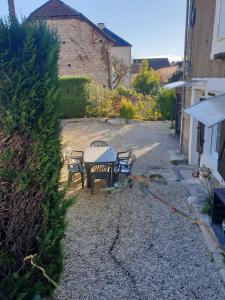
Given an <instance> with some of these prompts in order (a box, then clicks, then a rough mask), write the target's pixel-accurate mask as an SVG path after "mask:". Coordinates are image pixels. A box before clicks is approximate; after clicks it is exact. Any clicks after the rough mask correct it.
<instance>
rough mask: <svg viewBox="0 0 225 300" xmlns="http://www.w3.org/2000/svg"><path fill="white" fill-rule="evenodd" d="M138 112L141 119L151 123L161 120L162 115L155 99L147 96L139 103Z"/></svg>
mask: <svg viewBox="0 0 225 300" xmlns="http://www.w3.org/2000/svg"><path fill="white" fill-rule="evenodd" d="M137 111H138V116H139V119H143V120H150V121H157V120H161V113H160V111H159V108H158V105H157V101H156V99H155V98H154V97H151V96H147V97H144V98H142V99H141V101H138V104H137Z"/></svg>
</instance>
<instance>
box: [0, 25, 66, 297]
mask: <svg viewBox="0 0 225 300" xmlns="http://www.w3.org/2000/svg"><path fill="white" fill-rule="evenodd" d="M58 49H59V47H58V41H57V38H56V37H55V36H54V34H53V33H51V32H50V31H49V30H48V29H47V28H46V26H45V25H44V24H42V23H35V24H32V23H28V22H25V23H23V24H19V23H18V22H17V21H16V20H9V21H2V20H0V107H1V110H0V220H1V222H0V241H1V242H0V243H1V248H0V299H7V300H9V299H33V297H34V296H35V295H40V296H41V297H46V296H49V295H51V293H52V291H53V288H54V287H53V285H52V283H50V282H49V281H48V280H47V279H46V278H44V277H43V275H42V273H41V272H40V270H37V269H36V268H34V267H32V266H31V265H30V264H29V263H24V262H23V259H24V257H26V256H27V255H30V254H36V257H35V262H36V263H38V264H39V265H41V266H42V267H44V268H45V270H46V272H47V274H48V275H49V276H50V277H51V278H52V279H53V280H54V281H56V282H58V281H59V277H60V273H61V272H62V268H63V254H62V246H61V240H62V238H63V236H64V231H65V214H66V210H67V208H68V206H69V205H70V204H71V200H68V201H66V200H64V193H63V192H61V191H59V177H60V169H61V166H62V162H61V155H60V150H61V146H60V124H59V110H58V107H59V105H58V97H57V82H58V79H57V59H58Z"/></svg>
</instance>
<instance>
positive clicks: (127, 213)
mask: <svg viewBox="0 0 225 300" xmlns="http://www.w3.org/2000/svg"><path fill="white" fill-rule="evenodd" d="M169 126H170V124H169V123H167V122H134V123H131V124H128V125H124V126H113V125H110V124H108V123H104V122H98V121H88V120H87V121H82V122H73V123H65V124H64V129H63V142H64V143H66V144H69V145H70V146H71V147H73V148H75V149H81V150H82V149H85V147H87V146H88V145H90V143H91V142H92V141H94V140H96V139H103V140H105V141H107V142H108V144H109V145H111V146H112V147H114V148H115V149H116V150H117V151H122V150H125V149H127V148H128V147H133V149H134V153H135V154H136V156H137V162H136V164H135V166H134V169H133V173H134V174H145V175H148V174H149V173H150V172H151V171H154V172H155V173H157V171H159V170H162V169H164V172H165V173H167V174H168V184H167V185H159V184H151V189H152V191H154V192H155V193H157V194H158V195H160V196H161V197H163V198H164V199H167V200H168V201H170V203H172V204H173V205H174V206H176V207H178V208H180V209H182V210H183V211H185V212H186V213H187V214H189V215H191V210H190V208H189V206H188V204H187V202H186V197H187V192H186V190H185V188H184V187H183V186H182V184H181V183H180V182H179V181H177V180H176V176H175V174H174V173H173V171H172V166H171V164H170V163H169V160H168V150H173V149H178V140H177V139H176V137H175V136H174V135H173V134H172V133H171V132H170V129H169ZM65 177H66V172H65V170H64V174H63V178H64V179H66V178H65ZM77 186H78V185H77V184H76V185H74V187H72V188H71V189H70V193H77V192H79V195H78V199H77V202H76V203H75V204H74V205H73V207H71V209H70V211H69V214H68V220H69V226H68V230H67V232H66V236H65V241H64V245H65V270H64V274H63V276H62V280H61V283H60V287H61V288H62V289H64V290H65V291H66V292H67V298H68V299H157V300H158V299H176V300H177V299H182V300H183V299H202V300H207V299H210V300H211V299H215V300H220V299H221V300H222V299H225V287H224V285H223V283H222V281H221V279H220V277H219V275H218V274H217V271H216V269H215V267H214V264H213V263H212V262H211V258H210V255H209V253H208V250H207V248H206V246H205V244H204V241H203V239H202V236H201V233H200V230H199V228H198V226H196V225H193V224H191V223H190V222H189V221H188V220H186V219H184V218H183V217H181V216H179V215H177V214H174V213H173V212H171V211H170V210H169V209H168V208H167V207H166V206H164V205H163V204H161V203H159V202H157V201H156V200H155V199H153V198H152V197H150V196H147V197H146V196H144V195H143V194H142V192H141V191H140V190H139V187H138V186H134V187H133V188H132V189H124V190H120V191H118V192H116V193H113V194H108V193H107V192H106V191H105V190H104V182H103V183H102V182H101V183H100V182H99V183H97V184H96V190H95V194H94V195H93V196H90V194H89V192H88V191H87V190H81V189H80V186H78V188H77ZM56 299H65V295H63V294H62V293H61V291H60V290H58V291H57V293H56Z"/></svg>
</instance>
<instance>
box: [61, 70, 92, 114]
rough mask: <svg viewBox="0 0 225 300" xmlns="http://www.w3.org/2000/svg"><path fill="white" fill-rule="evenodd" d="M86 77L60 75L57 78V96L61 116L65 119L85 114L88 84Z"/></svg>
mask: <svg viewBox="0 0 225 300" xmlns="http://www.w3.org/2000/svg"><path fill="white" fill-rule="evenodd" d="M89 82H90V79H88V78H86V77H71V76H65V77H61V78H60V80H59V98H60V108H61V117H62V118H65V119H70V118H82V117H84V116H86V113H87V111H86V107H87V99H88V84H89Z"/></svg>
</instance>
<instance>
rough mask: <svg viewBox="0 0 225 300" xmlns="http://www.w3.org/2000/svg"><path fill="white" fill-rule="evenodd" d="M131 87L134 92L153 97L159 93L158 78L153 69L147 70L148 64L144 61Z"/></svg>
mask: <svg viewBox="0 0 225 300" xmlns="http://www.w3.org/2000/svg"><path fill="white" fill-rule="evenodd" d="M132 85H133V88H134V89H135V91H136V92H138V93H142V94H144V95H152V96H154V95H157V93H158V91H159V87H160V76H159V74H158V73H157V72H155V71H154V70H153V69H149V67H148V62H147V61H144V62H143V65H142V66H141V69H140V72H139V73H138V74H137V75H136V76H135V77H134V80H133V83H132Z"/></svg>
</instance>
